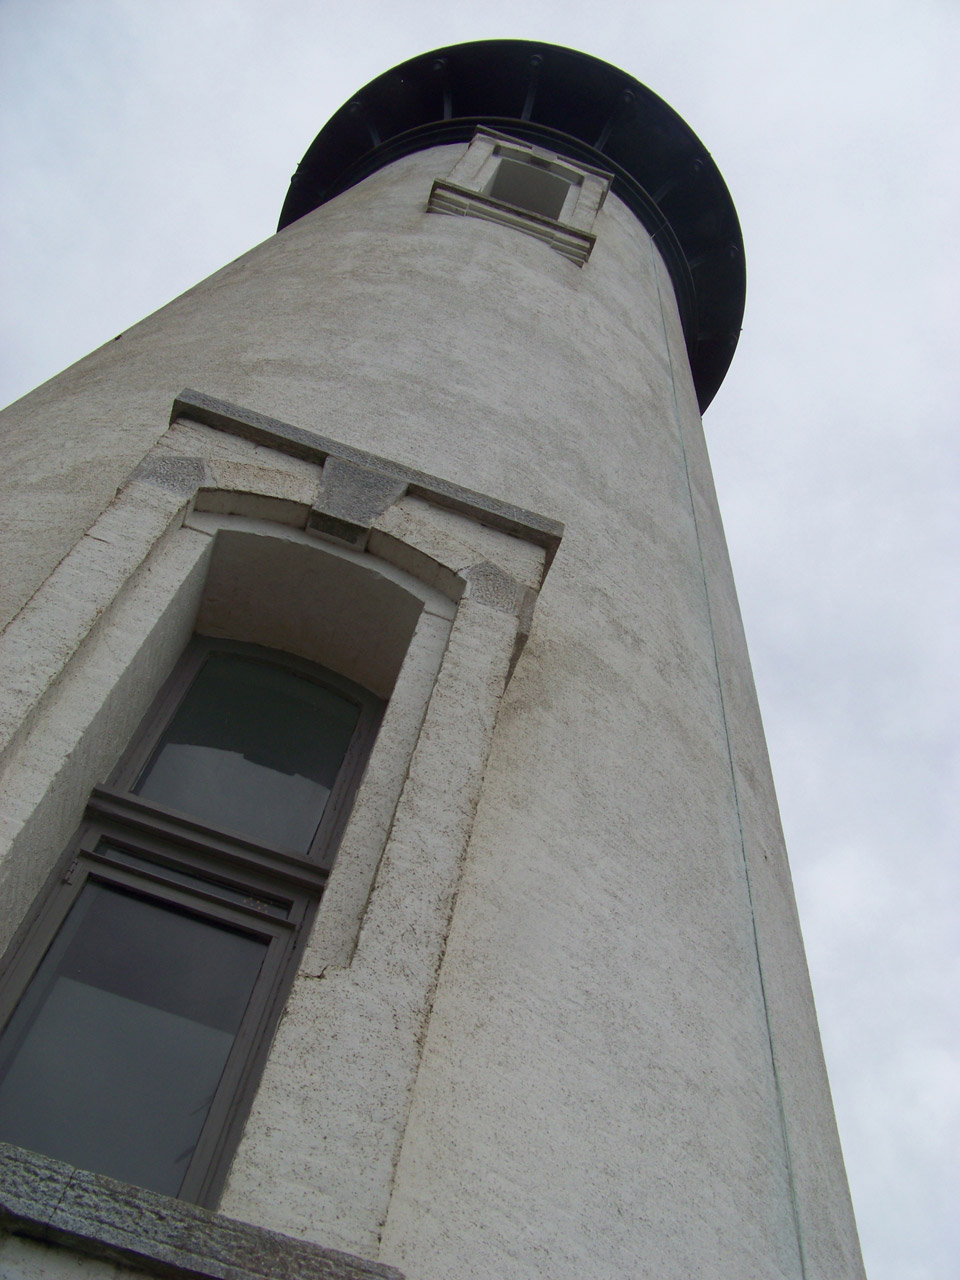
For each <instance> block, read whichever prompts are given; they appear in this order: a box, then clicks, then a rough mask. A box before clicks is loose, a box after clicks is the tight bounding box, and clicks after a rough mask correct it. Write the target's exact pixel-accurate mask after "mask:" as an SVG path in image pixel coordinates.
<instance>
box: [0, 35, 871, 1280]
mask: <svg viewBox="0 0 960 1280" xmlns="http://www.w3.org/2000/svg"><path fill="white" fill-rule="evenodd" d="M743 298H744V260H743V251H742V243H741V237H740V232H739V227H738V223H737V218H736V214H735V211H734V208H733V204H732V202H731V200H730V197H729V195H728V193H727V190H726V187H725V186H724V183H723V180H722V178H721V177H720V174H719V173H718V171H717V168H716V166H715V165H714V163H713V161H712V160H711V158H710V156H709V154H708V153H707V151H706V150H705V149H704V147H703V146H702V144H701V143H700V142H699V140H698V139H697V137H696V136H695V135H694V134H693V132H692V131H691V130H690V128H689V127H688V126H687V125H686V124H685V123H684V122H683V121H682V120H681V119H680V118H679V117H678V116H677V115H676V114H675V113H674V112H673V111H672V110H671V109H670V108H669V107H668V106H666V105H665V104H664V103H663V102H662V101H660V100H659V99H658V98H657V97H656V96H655V95H654V94H652V93H651V92H650V91H649V90H648V89H646V88H644V87H643V86H642V85H641V84H639V83H637V82H636V81H635V80H633V79H632V78H631V77H630V76H628V75H626V74H624V73H623V72H621V71H619V70H616V69H615V68H613V67H610V66H608V65H606V64H604V63H601V62H598V61H597V60H595V59H593V58H590V57H587V56H586V55H583V54H580V53H575V52H571V51H569V50H565V49H560V48H554V47H552V46H549V45H539V44H533V43H527V42H521V41H486V42H482V43H479V44H469V45H462V46H457V47H453V48H448V49H442V50H438V51H436V52H434V53H431V54H428V55H424V56H422V57H418V58H414V59H412V60H411V61H409V62H407V63H405V64H403V65H402V66H399V67H397V68H395V69H394V70H392V71H390V72H388V73H387V74H385V75H383V76H381V77H380V78H379V79H377V80H375V81H373V82H372V83H371V84H369V85H367V86H366V87H365V88H364V89H362V90H361V91H360V92H359V93H358V94H357V95H356V97H355V98H354V99H353V100H351V101H350V102H348V103H347V104H346V105H345V106H344V107H343V108H342V109H341V110H340V111H338V112H337V114H336V115H335V116H334V117H333V119H332V120H331V121H330V122H329V124H327V125H326V127H325V128H324V129H323V130H322V131H321V133H320V134H319V136H318V137H317V139H316V141H315V142H314V143H313V145H312V146H311V147H310V149H309V150H308V152H307V154H306V156H305V157H304V159H303V161H302V163H301V164H300V166H299V168H298V170H297V172H296V174H295V176H294V178H293V181H292V183H291V186H290V190H289V193H288V195H287V198H286V202H285V203H284V205H283V213H282V216H281V219H280V230H279V232H278V233H277V234H276V235H275V236H273V237H272V238H271V239H269V240H267V241H266V242H265V243H264V244H262V245H260V246H258V247H257V248H255V249H253V250H252V251H251V252H250V253H248V254H247V255H245V256H244V257H242V258H240V259H238V260H237V261H236V262H233V263H231V264H230V265H229V266H227V267H225V268H223V270H221V271H219V272H217V273H216V274H215V275H213V276H211V277H210V278H209V279H208V280H205V281H203V282H202V283H201V284H199V285H197V286H196V287H195V288H194V289H192V290H191V291H190V292H188V293H186V294H184V295H183V296H182V297H180V298H178V299H177V300H176V301H174V302H172V303H171V304H170V305H169V306H166V307H164V308H163V309H162V310H161V311H159V312H157V313H156V314H155V315H153V316H150V317H148V318H147V319H146V320H144V321H142V322H141V323H140V324H138V325H137V326H135V327H134V328H133V329H131V330H130V331H128V332H126V333H123V334H121V335H120V336H119V337H118V338H117V339H116V340H115V341H113V342H111V343H109V344H107V345H106V346H105V347H103V348H101V349H100V350H99V351H96V352H94V353H93V354H92V355H90V356H88V357H87V358H86V359H84V360H82V361H80V362H79V363H78V364H77V365H75V366H74V367H73V368H71V369H68V370H67V371H66V372H64V373H63V374H61V375H60V376H59V377H57V378H54V379H53V380H52V381H51V382H49V383H47V384H46V385H45V386H42V387H40V388H39V389H38V390H37V391H35V392H33V393H32V394H31V395H29V396H27V397H26V398H25V399H24V400H22V401H20V402H19V403H18V404H16V405H14V406H12V407H11V408H10V409H9V410H8V411H7V412H6V413H5V414H4V415H3V418H2V431H3V441H4V444H3V447H4V451H5V458H6V463H5V466H4V469H3V471H2V473H0V491H2V502H3V512H4V520H5V532H4V573H3V582H2V598H0V605H2V617H0V622H2V624H3V625H4V630H3V632H2V634H0V670H2V674H3V679H2V680H0V689H2V694H0V767H2V769H3V799H2V805H0V879H2V886H3V887H2V893H0V934H2V937H0V945H2V947H3V948H5V949H6V959H5V961H4V967H3V973H2V987H0V1025H2V1026H3V1031H2V1034H0V1141H2V1142H3V1143H5V1144H6V1145H5V1146H4V1147H3V1148H2V1151H3V1168H4V1176H3V1179H2V1186H3V1188H4V1190H3V1201H2V1204H3V1208H2V1213H0V1229H2V1231H3V1232H4V1233H5V1234H4V1235H3V1238H2V1239H0V1270H3V1269H4V1267H6V1269H7V1273H9V1274H14V1275H24V1276H26V1275H29V1276H35V1275H43V1276H50V1277H61V1276H62V1277H64V1278H66V1277H70V1278H71V1280H73V1278H74V1277H76V1276H79V1275H80V1274H83V1275H84V1276H86V1275H88V1274H90V1275H93V1276H95V1277H96V1280H100V1277H101V1276H105V1275H107V1274H108V1273H109V1274H110V1276H111V1277H114V1276H121V1277H132V1276H140V1275H155V1274H161V1273H162V1274H163V1275H167V1276H170V1275H181V1274H182V1275H185V1276H187V1275H189V1276H196V1275H204V1276H217V1277H220V1276H222V1277H227V1276H231V1277H235V1276H244V1277H246V1276H249V1277H264V1278H266V1277H274V1276H276V1277H280V1276H283V1277H301V1276H302V1277H309V1276H329V1277H342V1278H346V1277H360V1276H381V1277H391V1276H392V1277H397V1276H406V1277H408V1280H450V1278H451V1277H455V1276H456V1277H477V1278H478V1280H534V1278H535V1277H536V1278H542V1280H584V1278H586V1277H590V1278H591V1280H613V1278H614V1277H616V1278H617V1280H622V1278H623V1277H627V1276H629V1277H638V1278H639V1277H649V1278H650V1280H674V1278H675V1280H680V1278H681V1277H682V1278H683V1280H689V1278H691V1277H724V1278H729V1280H753V1278H756V1280H773V1278H774V1277H784V1278H787V1277H789V1278H790V1280H844V1278H846V1277H859V1276H862V1274H863V1271H862V1264H861V1262H860V1255H859V1246H858V1243H857V1236H856V1228H855V1225H854V1222H853V1216H852V1211H851V1207H850V1202H849V1195H848V1191H847V1187H846V1180H845V1175H844V1170H843V1162H842V1157H841V1153H840V1148H839V1143H838V1139H837V1134H836V1128H835V1122H834V1118H833V1112H832V1105H831V1101H830V1094H829V1088H828V1084H827V1079H826V1075H825V1070H824V1065H823V1060H822V1054H821V1049H820V1043H819V1037H818V1032H817V1025H816V1015H815V1011H814V1005H813V999H812V996H811V992H810V986H809V981H808V977H807V971H806V965H805V961H804V955H803V947H802V942H801V937H800V931H799V927H798V922H797V913H796V907H795V904H794V899H793V892H792V888H791V882H790V873H789V869H788V865H787V859H786V853H785V850H784V846H783V839H782V835H781V830H780V824H779V819H778V814H777V805H776V799H775V796H774V789H773V783H772V780H771V776H770V770H769V766H768V761H767V754H766V748H765V745H764V739H763V732H762V727H761V723H760V716H759V712H758V708H757V701H756V695H755V691H754V687H753V681H752V677H751V673H750V664H749V659H748V656H747V650H746V646H745V643H744V638H743V632H742V627H741V622H740V616H739V612H738V608H737V602H736V596H735V592H734V586H733V579H732V577H731V572H730V566H729V563H728V559H727V552H726V547H725V544H724V538H723V532H722V528H721V523H720V517H719V514H718V510H717V504H716V498H715V494H714V489H713V484H712V480H711V475H710V468H709V462H708V459H707V453H706V449H705V446H704V439H703V434H702V428H701V413H702V411H703V410H704V409H705V408H706V406H707V405H708V404H709V402H710V400H711V399H712V397H713V396H714V394H715V393H716V392H717V389H718V387H719V385H720V383H721V381H722V379H723V376H724V373H725V371H726V369H727V366H728V364H729V362H730V359H731V358H732V355H733V351H734V347H735V345H736V341H737V337H738V333H739V327H740V320H741V316H742V310H743Z"/></svg>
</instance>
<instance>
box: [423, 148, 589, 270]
mask: <svg viewBox="0 0 960 1280" xmlns="http://www.w3.org/2000/svg"><path fill="white" fill-rule="evenodd" d="M504 160H507V161H512V162H514V163H520V164H528V165H530V166H531V168H536V169H541V170H545V171H546V172H548V173H550V174H552V175H554V176H555V177H558V178H561V179H563V180H564V181H565V182H567V183H568V184H569V189H568V191H567V194H566V197H565V198H564V201H563V205H562V207H561V209H560V211H559V213H558V214H557V216H556V217H550V216H548V215H547V214H544V213H538V212H536V211H534V210H533V209H529V208H523V207H521V206H520V205H518V204H513V203H510V202H508V201H506V200H504V199H502V198H498V197H497V196H496V195H494V194H492V188H493V187H494V184H495V181H496V176H497V171H498V169H499V167H500V165H501V162H502V161H504ZM612 181H613V175H612V174H611V173H607V172H605V171H604V170H603V169H595V168H593V167H591V166H590V165H586V164H583V163H582V162H580V161H572V160H569V159H568V158H567V157H566V156H563V155H559V154H558V153H556V152H553V151H548V150H546V149H544V148H543V147H538V146H535V145H534V144H533V143H529V142H524V141H522V140H521V139H519V138H513V137H511V136H510V135H509V134H505V133H497V132H495V131H494V130H491V129H478V130H477V131H476V133H475V134H474V135H473V138H472V140H471V142H470V144H469V146H468V147H467V149H466V151H465V152H464V154H463V155H462V156H461V157H460V159H459V160H458V161H457V163H456V164H455V165H454V167H453V169H452V170H451V171H450V173H449V175H448V176H447V177H446V178H437V179H436V181H435V182H434V184H433V187H432V188H431V191H430V198H429V200H428V202H427V212H428V213H451V214H459V215H460V216H462V217H470V218H483V219H484V220H485V221H487V222H497V223H500V224H501V225H502V226H508V227H514V228H515V229H516V230H517V231H522V232H523V233H524V234H526V235H530V236H535V237H536V238H537V239H538V240H543V241H545V242H546V243H547V244H549V245H550V247H551V248H552V249H555V250H556V251H557V253H560V254H562V255H563V256H564V257H565V258H569V259H570V261H571V262H574V263H576V265H577V266H578V267H582V266H583V265H584V263H585V262H586V261H587V259H588V258H589V257H590V254H591V252H592V251H593V246H594V245H595V244H596V240H597V237H596V233H595V231H594V226H595V223H596V219H597V215H598V214H599V212H600V210H601V208H602V207H603V202H604V200H605V199H606V197H607V193H608V191H609V190H610V184H611V182H612Z"/></svg>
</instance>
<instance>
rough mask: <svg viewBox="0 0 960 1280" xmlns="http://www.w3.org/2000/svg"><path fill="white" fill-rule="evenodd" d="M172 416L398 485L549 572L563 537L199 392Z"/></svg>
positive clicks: (529, 515)
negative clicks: (514, 542) (513, 543)
mask: <svg viewBox="0 0 960 1280" xmlns="http://www.w3.org/2000/svg"><path fill="white" fill-rule="evenodd" d="M178 418H188V419H190V420H191V421H192V422H199V423H201V424H202V425H204V426H207V427H212V428H213V429H214V430H216V431H224V432H227V433H228V434H230V435H234V436H239V437H240V438H241V439H243V440H249V441H251V442H252V443H253V444H258V445H262V446H264V447H265V448H268V449H275V450H277V452H279V453H286V454H289V455H290V456H291V457H294V458H302V459H303V460H304V461H306V462H312V463H314V464H315V465H317V466H323V465H324V463H325V462H326V461H327V459H328V458H336V459H339V460H342V461H344V462H351V463H353V464H354V465H356V466H358V467H364V468H366V469H367V470H371V471H375V472H379V473H381V475H383V476H389V477H390V478H391V479H392V480H394V481H396V482H397V483H398V484H402V485H403V486H404V487H405V488H406V492H407V493H408V494H410V495H411V496H412V497H417V498H422V499H423V500H424V501H425V502H429V503H431V504H432V505H433V506H436V507H442V508H445V509H446V510H448V511H455V512H457V513H458V514H460V515H465V516H468V517H470V518H471V519H474V520H477V521H479V522H480V523H481V524H485V525H489V526H490V527H491V528H493V529H499V530H501V531H502V532H503V533H509V534H512V535H513V536H514V537H517V538H525V539H526V540H527V541H528V542H532V543H533V544H534V545H535V546H538V547H543V549H544V551H545V552H546V568H549V566H550V563H551V561H552V560H553V557H554V556H555V555H556V552H557V548H558V547H559V545H560V539H561V538H562V536H563V525H562V524H561V523H560V522H559V521H558V520H551V519H549V518H548V517H547V516H541V515H537V514H536V513H535V512H533V511H527V510H525V509H524V508H523V507H515V506H513V505H511V504H510V503H508V502H501V501H499V500H498V499H497V498H491V497H489V496H488V495H487V494H484V493H477V492H476V491H474V490H473V489H465V488H464V487H463V486H462V485H458V484H452V483H451V482H450V481H448V480H441V479H439V478H438V477H437V476H431V475H429V474H427V473H426V472H424V471H417V470H415V469H414V468H413V467H406V466H404V465H403V464H402V463H399V462H392V461H391V460H390V459H389V458H381V457H378V456H377V455H376V454H374V453H366V452H365V451H364V450H363V449H355V448H353V447H352V446H351V445H347V444H340V443H339V442H338V441H336V440H330V439H328V438H327V437H325V436H321V435H318V434H317V433H316V432H313V431H305V430H304V429H303V428H302V427H294V426H291V425H290V424H289V423H286V422H281V421H280V420H279V419H277V418H269V417H267V416H266V415H265V414H262V413H255V412H254V411H252V410H250V409H243V408H240V407H239V406H238V405H233V404H229V403H228V402H227V401H225V400H217V399H216V398H214V397H213V396H207V395H204V394H203V393H202V392H199V391H191V390H190V389H186V390H184V391H181V392H180V394H179V395H178V396H177V398H176V399H175V400H174V402H173V408H172V410H171V413H170V422H171V423H173V422H176V421H177V419H178Z"/></svg>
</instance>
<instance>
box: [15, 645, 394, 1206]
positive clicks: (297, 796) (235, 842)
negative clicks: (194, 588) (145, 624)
mask: <svg viewBox="0 0 960 1280" xmlns="http://www.w3.org/2000/svg"><path fill="white" fill-rule="evenodd" d="M380 715H381V703H380V701H379V699H377V698H375V697H374V696H373V695H372V694H370V693H368V692H367V691H366V690H364V689H362V688H361V687H360V686H359V685H357V684H354V683H353V682H351V681H348V680H346V679H344V678H342V677H340V676H337V675H335V674H334V673H332V672H329V671H326V670H325V669H323V668H320V667H318V666H317V665H315V664H313V663H308V662H306V661H304V660H301V659H297V658H292V657H290V656H289V655H286V654H282V653H278V652H276V651H272V650H267V649H263V648H261V647H259V646H255V645H251V644H240V643H236V642H229V641H223V642H221V641H211V640H201V639H197V640H195V641H194V642H193V644H192V645H191V646H190V648H189V649H188V651H187V653H186V655H185V656H184V658H183V659H182V660H181V662H180V663H179V665H178V667H177V669H176V670H175V672H174V674H173V676H172V677H171V679H170V680H169V681H168V682H167V685H166V686H165V688H164V689H163V690H162V691H161V693H160V695H159V697H158V698H157V700H156V702H155V704H154V706H153V708H152V709H151V711H150V713H149V714H148V716H147V718H146V720H145V722H144V724H143V725H142V726H141V729H140V730H139V731H138V733H137V734H136V735H135V737H134V740H133V742H132V744H131V746H130V749H129V750H128V751H127V753H126V754H125V756H124V758H123V760H122V761H121V763H120V765H119V766H118V768H117V770H116V771H115V773H114V775H113V777H112V778H111V783H110V785H108V786H107V787H99V788H96V789H95V790H94V792H93V795H92V796H91V799H90V803H89V805H88V807H87V811H86V815H85V821H84V823H83V826H82V827H81V830H80V832H79V835H78V837H77V839H76V841H75V842H74V844H73V845H72V846H71V848H70V850H69V852H68V855H67V857H66V858H65V860H64V862H63V864H61V867H60V868H59V869H58V872H57V874H56V876H55V879H54V883H53V884H52V885H51V886H50V887H49V888H48V891H47V892H46V893H45V894H43V895H42V896H41V899H40V901H39V903H38V905H37V907H36V908H35V910H34V913H33V916H32V918H31V919H30V921H29V922H28V924H27V926H26V928H25V929H24V930H23V931H22V933H21V937H20V943H19V946H18V947H17V948H16V950H15V952H14V954H13V957H12V960H11V963H10V966H9V969H8V972H7V975H6V980H5V983H4V987H3V992H2V995H0V1022H2V1023H3V1024H4V1030H3V1032H2V1034H0V1139H2V1140H4V1141H8V1142H11V1143H13V1144H15V1145H18V1146H23V1147H28V1148H31V1149H33V1150H37V1151H42V1152H43V1153H45V1154H47V1155H51V1156H53V1157H55V1158H57V1159H62V1160H64V1161H66V1162H68V1163H70V1164H75V1165H79V1166H81V1167H83V1168H86V1169H91V1170H93V1171H95V1172H99V1173H105V1174H108V1175H109V1176H111V1177H114V1178H117V1179H120V1180H122V1181H125V1182H131V1183H135V1184H137V1185H140V1186H144V1187H148V1188H150V1189H152V1190H155V1191H159V1192H163V1193H165V1194H167V1195H173V1196H180V1197H182V1198H184V1199H188V1200H194V1201H198V1202H201V1203H213V1202H214V1201H215V1199H216V1196H217V1193H218V1191H219V1188H220V1186H221V1184H222V1181H223V1178H224V1177H225V1175H226V1170H227V1166H228V1164H229V1160H230V1157H231V1156H232V1153H233V1150H234V1148H235V1146H236V1142H237V1141H238V1139H239V1133H240V1130H241V1127H242V1123H243V1120H244V1118H245V1115H246V1111H247V1109H248V1107H249V1100H250V1097H251V1096H252V1090H253V1087H254V1085H255V1083H256V1079H257V1077H258V1075H259V1071H260V1069H261V1067H262V1062H263V1058H264V1056H265V1053H266V1050H267V1047H268V1045H269V1041H270V1038H271V1035H272V1032H273V1029H274V1027H275V1025H276V1021H277V1019H278V1017H279V1013H280V1010H281V1008H282V1004H283V999H284V997H285V994H286V992H287V990H288V988H289V985H290V982H291V981H292V977H293V973H294V971H295V968H296V960H297V956H298V953H299V951H300V949H301V947H302V945H303V943H304V941H305V937H306V934H307V932H308V930H309V925H310V922H311V920H312V918H313V915H314V912H315V909H316V904H317V902H318V901H319V898H320V895H321V893H322V891H323V887H324V884H325V881H326V877H327V872H328V870H329V867H330V865H331V864H332V860H333V856H334V854H335V851H336V845H337V841H338V839H339V836H340V833H341V831H342V828H343V824H344V821H345V817H346V814H347V812H348V810H349V804H350V800H351V797H352V794H353V792H354V791H355V789H356V786H357V784H358V782H359V778H360V775H361V773H362V769H363V765H364V763H365V761H366V758H367V756H368V754H369V750H370V747H371V745H372V741H373V738H374V736H375V733H376V729H377V725H378V723H379V719H380Z"/></svg>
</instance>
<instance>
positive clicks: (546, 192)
mask: <svg viewBox="0 0 960 1280" xmlns="http://www.w3.org/2000/svg"><path fill="white" fill-rule="evenodd" d="M569 190H570V183H569V182H568V181H567V180H566V178H561V177H560V176H559V174H556V173H551V172H550V170H549V169H546V168H543V167H541V166H540V165H536V164H532V163H531V162H530V161H526V160H512V159H510V157H509V156H504V157H503V159H502V160H501V161H500V163H499V164H498V165H497V169H496V172H495V173H494V175H493V177H492V178H491V180H490V182H489V183H488V184H487V189H486V191H485V192H484V194H485V195H488V196H493V198H494V199H495V200H504V201H506V203H507V204H512V205H516V206H517V207H518V208H520V209H529V210H530V212H531V213H540V214H543V216H544V217H546V218H559V217H560V211H561V210H562V209H563V202H564V200H566V198H567V192H568V191H569Z"/></svg>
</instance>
